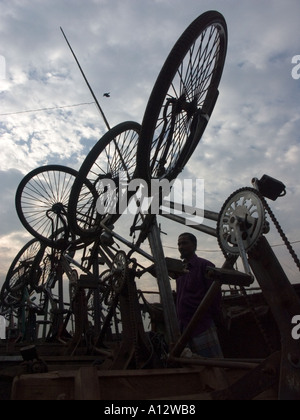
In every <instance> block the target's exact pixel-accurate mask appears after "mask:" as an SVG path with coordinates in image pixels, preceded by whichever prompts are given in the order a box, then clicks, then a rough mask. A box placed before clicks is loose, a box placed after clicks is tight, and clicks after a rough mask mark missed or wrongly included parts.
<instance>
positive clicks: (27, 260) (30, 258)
mask: <svg viewBox="0 0 300 420" xmlns="http://www.w3.org/2000/svg"><path fill="white" fill-rule="evenodd" d="M43 248H44V246H43V245H42V244H41V242H40V241H39V240H37V239H32V240H31V241H29V242H28V243H27V244H26V245H25V246H24V247H23V248H22V249H21V250H20V252H18V254H17V255H16V257H15V258H14V260H13V262H12V263H11V266H10V268H9V270H8V272H7V275H6V279H5V282H4V285H3V287H4V288H6V289H7V290H8V291H9V292H11V293H15V292H17V291H18V290H20V289H22V288H23V287H25V286H27V285H28V284H29V283H30V278H31V275H32V267H33V263H34V260H35V257H36V255H37V254H38V253H39V252H40V250H41V249H43Z"/></svg>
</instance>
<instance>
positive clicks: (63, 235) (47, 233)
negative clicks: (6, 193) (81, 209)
mask: <svg viewBox="0 0 300 420" xmlns="http://www.w3.org/2000/svg"><path fill="white" fill-rule="evenodd" d="M76 176H77V171H76V170H74V169H72V168H69V167H66V166H62V165H47V166H42V167H40V168H37V169H34V170H33V171H31V172H29V173H28V174H27V175H26V176H25V177H24V178H23V180H22V181H21V183H20V185H19V187H18V189H17V192H16V198H15V204H16V210H17V214H18V216H19V219H20V221H21V223H22V224H23V226H24V227H25V228H26V230H27V231H28V232H30V233H31V234H32V235H33V236H34V237H35V238H37V239H39V240H40V241H42V242H43V243H44V244H46V245H48V246H51V247H54V248H59V249H64V248H66V247H68V246H69V245H70V242H76V238H75V236H74V235H73V234H72V232H71V230H70V229H69V222H68V214H67V208H68V202H69V194H70V191H71V188H72V186H73V183H74V181H75V179H76ZM54 232H57V235H54ZM77 242H79V239H78V240H77Z"/></svg>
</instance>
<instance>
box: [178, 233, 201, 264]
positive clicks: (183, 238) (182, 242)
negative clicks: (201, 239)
mask: <svg viewBox="0 0 300 420" xmlns="http://www.w3.org/2000/svg"><path fill="white" fill-rule="evenodd" d="M178 250H179V252H180V256H181V258H183V259H190V258H191V257H192V256H193V255H195V253H196V250H197V238H196V236H195V235H193V234H192V233H182V234H181V235H180V236H179V238H178Z"/></svg>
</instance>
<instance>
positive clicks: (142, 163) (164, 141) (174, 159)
mask: <svg viewBox="0 0 300 420" xmlns="http://www.w3.org/2000/svg"><path fill="white" fill-rule="evenodd" d="M226 52H227V25H226V22H225V19H224V17H223V16H222V15H221V14H220V13H218V12H216V11H209V12H206V13H204V14H203V15H201V16H199V17H198V18H197V19H196V20H195V21H194V22H192V23H191V25H190V26H189V27H188V28H187V29H186V30H185V31H184V33H183V34H182V35H181V37H180V38H179V39H178V41H177V42H176V44H175V45H174V47H173V49H172V50H171V52H170V54H169V56H168V58H167V60H166V61H165V63H164V65H163V67H162V69H161V72H160V74H159V76H158V78H157V80H156V83H155V85H154V87H153V90H152V93H151V95H150V98H149V101H148V104H147V107H146V110H145V114H144V118H143V122H142V129H141V135H140V141H139V144H138V150H137V174H138V177H139V178H142V179H145V180H147V181H148V182H149V181H150V179H151V178H159V179H162V178H166V179H169V180H170V181H171V180H173V179H175V178H176V177H177V175H178V174H179V173H180V172H181V171H182V170H183V168H184V165H185V164H186V163H187V161H188V159H189V158H190V157H191V155H192V153H193V152H194V150H195V148H196V146H197V145H198V143H199V141H200V139H201V137H202V135H203V133H204V130H205V128H206V126H207V123H208V121H209V119H210V116H211V114H212V111H213V109H214V106H215V103H216V100H217V97H218V93H219V92H218V86H219V82H220V79H221V75H222V72H223V67H224V63H225V57H226Z"/></svg>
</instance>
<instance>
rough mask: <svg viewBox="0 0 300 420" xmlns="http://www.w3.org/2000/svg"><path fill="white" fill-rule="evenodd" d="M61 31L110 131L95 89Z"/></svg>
mask: <svg viewBox="0 0 300 420" xmlns="http://www.w3.org/2000/svg"><path fill="white" fill-rule="evenodd" d="M60 30H61V32H62V34H63V36H64V38H65V40H66V42H67V44H68V46H69V48H70V50H71V53H72V54H73V57H74V58H75V61H76V63H77V65H78V67H79V70H80V71H81V74H82V76H83V78H84V80H85V82H86V84H87V86H88V88H89V90H90V92H91V94H92V96H93V98H94V101H95V103H96V105H97V107H98V109H99V111H100V114H101V115H102V118H103V120H104V122H105V125H106V127H107V129H108V130H110V126H109V123H108V121H107V119H106V116H105V114H104V112H103V110H102V108H101V106H100V104H99V102H98V99H97V98H96V95H95V94H94V92H93V89H92V88H91V86H90V84H89V82H88V80H87V78H86V76H85V74H84V72H83V70H82V68H81V65H80V64H79V61H78V60H77V57H76V55H75V53H74V51H73V49H72V47H71V45H70V43H69V41H68V39H67V37H66V35H65V33H64V31H63V29H62V27H60Z"/></svg>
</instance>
